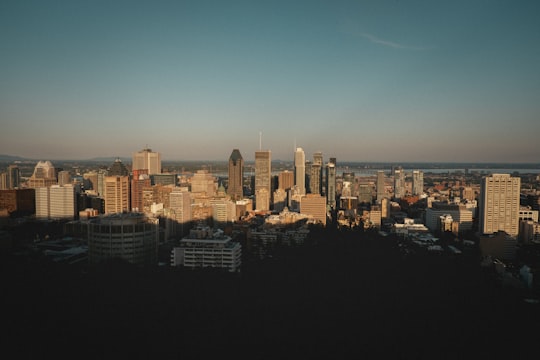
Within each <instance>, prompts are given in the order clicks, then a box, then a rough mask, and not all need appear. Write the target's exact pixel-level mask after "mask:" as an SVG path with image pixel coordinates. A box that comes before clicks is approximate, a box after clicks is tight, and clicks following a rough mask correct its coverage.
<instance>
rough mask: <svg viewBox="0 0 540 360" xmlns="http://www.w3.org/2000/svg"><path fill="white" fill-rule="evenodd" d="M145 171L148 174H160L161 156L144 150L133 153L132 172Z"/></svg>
mask: <svg viewBox="0 0 540 360" xmlns="http://www.w3.org/2000/svg"><path fill="white" fill-rule="evenodd" d="M143 169H147V170H148V174H150V175H152V174H161V155H160V153H158V152H153V151H152V149H148V148H144V149H142V150H141V151H139V152H136V153H133V166H132V170H143Z"/></svg>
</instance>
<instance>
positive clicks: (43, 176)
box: [28, 161, 57, 188]
mask: <svg viewBox="0 0 540 360" xmlns="http://www.w3.org/2000/svg"><path fill="white" fill-rule="evenodd" d="M56 182H57V179H56V169H55V168H54V166H53V164H52V163H51V162H50V161H38V163H37V164H36V166H35V168H34V172H33V174H32V176H30V179H28V187H29V188H38V187H47V186H51V185H56Z"/></svg>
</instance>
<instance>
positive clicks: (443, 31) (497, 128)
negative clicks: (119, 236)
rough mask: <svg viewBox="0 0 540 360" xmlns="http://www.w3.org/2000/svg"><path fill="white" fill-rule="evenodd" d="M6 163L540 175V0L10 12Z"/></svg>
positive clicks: (54, 7)
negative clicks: (392, 168)
mask: <svg viewBox="0 0 540 360" xmlns="http://www.w3.org/2000/svg"><path fill="white" fill-rule="evenodd" d="M0 46H1V50H0V126H1V130H0V153H2V154H10V155H19V156H26V157H32V158H38V159H42V160H54V159H85V158H92V157H98V156H131V154H132V152H135V151H138V150H140V149H142V148H143V147H145V146H146V145H148V146H149V147H150V148H152V149H153V150H154V151H159V152H161V153H162V157H163V159H166V160H173V159H174V160H226V159H228V157H229V155H230V153H231V151H232V149H233V148H238V149H240V152H241V153H242V155H243V157H244V158H245V159H247V160H251V159H253V157H254V152H255V151H256V150H257V149H258V148H259V133H260V132H262V148H263V149H270V150H271V151H272V158H273V159H282V160H292V159H293V149H294V144H295V143H296V145H297V146H300V147H303V148H304V150H305V151H306V159H312V154H313V152H315V151H322V152H323V156H324V159H325V161H327V159H328V157H336V158H337V160H338V162H339V161H340V160H342V161H389V162H399V161H403V162H406V161H471V162H484V161H485V162H492V161H495V162H507V161H508V162H540V2H538V1H516V0H514V1H510V0H509V1H497V0H490V1H474V0H467V1H428V0H426V1H398V0H395V1H375V0H374V1H339V0H338V1H336V0H333V1H317V0H310V1H293V0H289V1H256V0H248V1H235V0H231V1H204V0H197V1H181V0H176V1H172V0H171V1H134V0H131V1H112V0H109V1H93V0H85V1H78V0H66V1H25V0H14V1H7V0H4V1H2V2H0Z"/></svg>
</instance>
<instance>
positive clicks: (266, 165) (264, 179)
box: [255, 150, 272, 210]
mask: <svg viewBox="0 0 540 360" xmlns="http://www.w3.org/2000/svg"><path fill="white" fill-rule="evenodd" d="M271 175H272V154H271V152H270V150H259V151H255V209H256V210H270V205H271V204H270V195H271V194H272V187H271V185H272V184H271Z"/></svg>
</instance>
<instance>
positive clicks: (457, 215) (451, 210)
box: [425, 202, 473, 232]
mask: <svg viewBox="0 0 540 360" xmlns="http://www.w3.org/2000/svg"><path fill="white" fill-rule="evenodd" d="M444 215H448V216H450V217H451V219H452V221H453V222H456V223H458V224H459V231H460V232H464V231H469V230H471V229H472V226H473V212H472V210H471V209H468V208H467V207H466V206H465V205H463V204H450V203H440V202H433V203H432V205H431V207H430V208H427V209H426V212H425V217H426V218H425V224H426V226H427V227H428V228H429V230H431V231H444V230H443V229H441V222H440V217H441V216H444Z"/></svg>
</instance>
